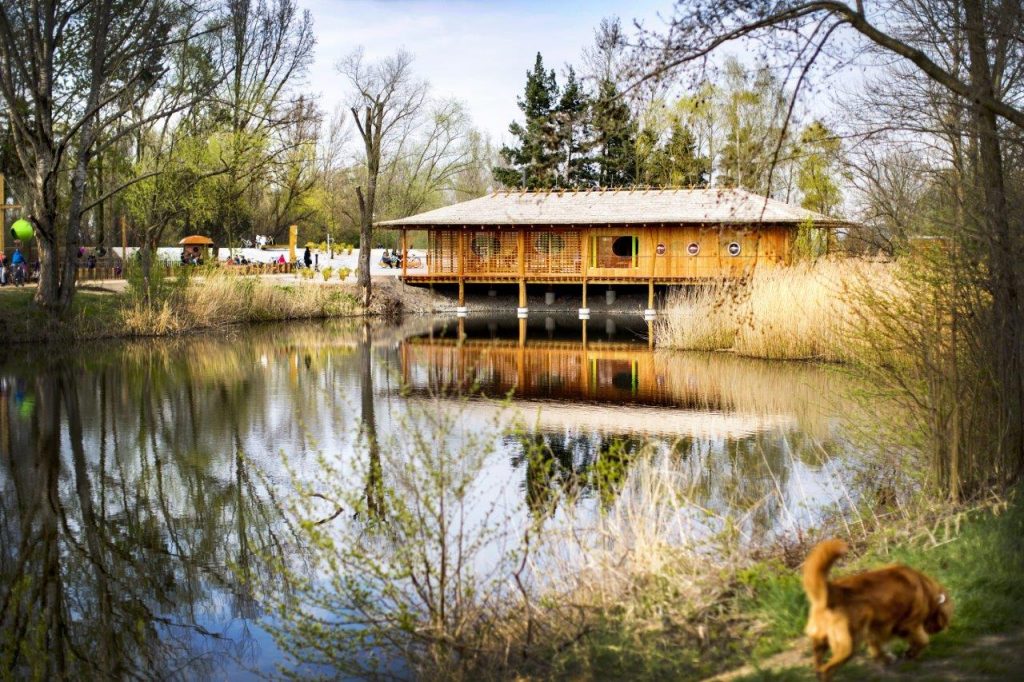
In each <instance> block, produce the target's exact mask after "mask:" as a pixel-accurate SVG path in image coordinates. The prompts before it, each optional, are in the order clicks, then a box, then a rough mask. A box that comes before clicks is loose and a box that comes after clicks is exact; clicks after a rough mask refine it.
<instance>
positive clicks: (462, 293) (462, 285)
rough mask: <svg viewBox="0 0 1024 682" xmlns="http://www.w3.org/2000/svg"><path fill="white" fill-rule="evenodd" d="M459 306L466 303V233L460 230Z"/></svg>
mask: <svg viewBox="0 0 1024 682" xmlns="http://www.w3.org/2000/svg"><path fill="white" fill-rule="evenodd" d="M458 272H459V307H460V308H461V307H463V306H465V305H466V280H465V277H466V233H465V232H464V231H460V232H459V265H458Z"/></svg>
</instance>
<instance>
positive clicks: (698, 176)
mask: <svg viewBox="0 0 1024 682" xmlns="http://www.w3.org/2000/svg"><path fill="white" fill-rule="evenodd" d="M656 135H657V133H656V132H655V131H654V130H653V129H652V128H649V127H647V128H644V129H643V130H642V131H641V132H640V141H639V143H638V147H641V148H646V149H650V150H651V151H650V152H649V153H648V154H646V155H645V157H644V159H643V162H642V163H641V164H640V165H641V173H640V178H641V179H642V180H643V182H644V183H645V184H647V185H654V186H656V187H707V185H708V183H709V182H710V176H711V161H710V160H709V159H708V158H707V157H706V156H700V157H698V156H697V141H696V138H695V137H694V134H693V131H692V130H690V127H689V126H687V125H686V124H684V123H683V121H682V120H681V119H680V118H679V117H678V116H675V117H673V118H672V126H671V129H670V132H669V135H668V139H667V140H666V141H665V143H664V144H659V143H658V140H657V139H656Z"/></svg>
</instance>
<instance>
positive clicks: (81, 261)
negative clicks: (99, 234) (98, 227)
mask: <svg viewBox="0 0 1024 682" xmlns="http://www.w3.org/2000/svg"><path fill="white" fill-rule="evenodd" d="M105 255H107V250H106V249H105V248H103V247H102V246H100V247H97V248H95V249H91V250H90V249H86V248H85V247H84V246H80V247H78V267H80V268H87V269H89V270H95V269H96V262H97V260H98V259H97V257H100V258H102V257H103V256H105Z"/></svg>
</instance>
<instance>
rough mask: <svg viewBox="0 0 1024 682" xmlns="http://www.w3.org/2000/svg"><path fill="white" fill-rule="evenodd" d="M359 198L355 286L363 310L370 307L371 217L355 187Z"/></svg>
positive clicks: (360, 191) (361, 190) (363, 199)
mask: <svg viewBox="0 0 1024 682" xmlns="http://www.w3.org/2000/svg"><path fill="white" fill-rule="evenodd" d="M356 196H357V197H359V276H358V280H357V284H358V286H359V288H360V290H361V292H362V298H363V308H369V307H370V248H371V244H372V240H373V217H372V215H371V210H372V208H370V207H369V206H368V205H367V204H368V202H367V200H366V198H365V197H364V196H363V188H362V187H356Z"/></svg>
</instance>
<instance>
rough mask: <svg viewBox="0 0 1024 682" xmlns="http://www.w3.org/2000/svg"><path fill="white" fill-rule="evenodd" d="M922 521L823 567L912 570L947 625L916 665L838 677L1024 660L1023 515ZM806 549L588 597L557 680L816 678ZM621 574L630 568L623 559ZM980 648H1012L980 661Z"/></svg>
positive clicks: (647, 579) (999, 509) (958, 673)
mask: <svg viewBox="0 0 1024 682" xmlns="http://www.w3.org/2000/svg"><path fill="white" fill-rule="evenodd" d="M929 521H930V524H928V525H921V526H919V527H918V526H916V525H913V526H912V525H899V524H897V525H888V524H887V525H885V526H880V527H879V528H877V529H876V530H875V531H873V532H872V533H871V534H869V535H867V536H865V537H862V538H860V540H859V542H858V543H857V545H856V551H855V554H854V555H853V556H851V557H850V558H848V559H847V560H845V561H843V562H841V564H839V565H838V566H837V567H836V568H835V569H833V571H834V573H835V574H836V575H844V574H848V573H853V572H856V571H859V570H864V569H868V568H874V567H878V566H880V565H885V564H890V563H906V564H908V565H911V566H914V567H916V568H919V569H921V570H923V571H925V572H927V573H929V574H931V575H933V576H935V577H936V578H937V579H939V580H940V581H941V582H942V583H943V584H944V585H945V586H946V587H947V589H948V590H949V592H950V594H951V595H952V598H953V599H954V601H955V605H956V612H955V616H954V621H953V624H952V626H951V627H950V629H949V630H948V631H946V632H944V633H941V634H938V635H936V636H934V637H933V639H932V644H931V646H930V647H929V648H928V649H927V650H926V652H925V653H924V654H923V655H922V657H921V658H920V659H919V660H917V661H901V662H899V663H896V664H894V665H893V666H890V667H888V668H882V667H880V666H878V665H877V664H875V663H874V662H873V661H870V660H869V659H868V658H867V656H866V654H864V653H863V652H862V653H861V655H859V656H856V657H855V658H854V659H853V660H852V661H851V662H850V663H848V664H847V665H846V666H844V667H843V668H841V669H840V672H839V674H838V675H837V678H836V679H837V680H863V679H880V680H884V679H1009V678H1012V677H1013V676H1014V675H1015V674H1017V672H1018V669H1019V668H1018V666H1020V665H1021V664H1024V652H1022V651H1019V644H1020V641H1021V638H1022V636H1024V630H1022V628H1024V582H1022V581H1021V579H1020V577H1021V576H1022V575H1024V508H1022V506H1021V505H1020V503H1019V502H1012V503H996V504H989V505H985V506H982V507H979V508H975V509H973V510H960V511H947V512H945V513H942V514H937V515H935V516H932V517H930V519H929ZM917 523H921V524H924V520H923V519H918V521H917ZM810 546H811V544H810V543H807V544H806V545H803V544H799V545H795V546H794V545H790V546H781V545H780V546H778V547H776V548H774V549H773V550H772V551H770V552H768V553H760V554H759V558H757V559H754V560H751V559H750V558H749V557H748V558H743V557H739V556H730V557H727V558H726V560H725V561H720V560H715V561H711V560H708V561H707V562H705V563H704V565H703V567H702V569H703V572H704V574H703V577H702V579H701V580H699V581H697V580H695V578H696V575H697V574H696V573H694V572H693V571H692V570H690V569H691V568H692V567H691V566H690V564H692V559H693V557H692V556H691V557H690V558H689V559H688V560H684V561H683V562H680V563H678V564H674V565H673V564H668V563H666V565H665V566H664V567H663V569H662V570H660V571H657V572H653V573H650V574H645V573H644V572H643V571H639V572H632V576H631V578H630V580H631V582H632V587H631V588H630V589H627V590H624V591H619V592H618V593H617V595H616V599H610V600H606V601H605V602H604V603H603V604H602V605H601V606H600V607H598V604H597V602H594V601H591V607H592V608H593V612H592V615H591V620H590V622H589V624H588V625H587V627H586V634H585V635H584V636H582V637H580V638H579V639H578V640H577V641H575V642H573V643H572V644H571V645H570V646H568V647H565V648H562V649H560V650H557V651H554V652H552V654H553V656H552V660H553V664H554V666H555V676H556V677H563V676H569V677H573V678H581V677H582V678H588V679H609V680H611V679H627V678H628V679H636V680H644V679H648V680H662V679H703V678H705V677H712V676H714V675H717V674H720V673H723V672H728V671H733V670H736V671H738V672H739V673H740V674H738V675H735V676H727V678H729V679H748V680H813V679H815V677H814V675H813V674H812V671H811V667H810V658H809V649H808V646H807V644H806V641H805V640H804V639H803V637H802V634H803V627H804V624H805V622H806V616H807V602H806V600H805V597H804V593H803V589H802V587H801V584H800V573H799V571H800V569H799V563H800V562H801V561H802V559H803V557H804V556H805V554H806V550H807V549H809V547H810ZM620 571H621V572H623V573H629V572H630V569H629V566H628V564H625V563H623V564H621V565H620ZM694 588H698V589H697V594H698V595H699V596H698V597H697V598H695V597H694V593H693V590H694ZM579 596H580V595H576V598H578V597H579ZM1000 636H1002V637H1004V638H1005V641H1004V640H1003V639H999V637H1000ZM986 647H994V648H995V650H996V651H997V652H999V651H1002V650H1003V649H1006V650H1007V651H1017V652H1018V653H1017V654H1016V655H1004V654H1003V653H998V654H997V655H993V656H988V655H984V650H985V648H986ZM892 649H893V650H894V651H895V652H896V653H899V652H901V651H902V650H903V649H905V644H903V643H902V641H901V640H898V639H897V640H894V642H893V643H892ZM779 652H784V653H783V654H781V655H776V656H773V654H778V653H779ZM741 666H744V667H745V668H746V672H744V671H743V668H742V667H741ZM550 673H551V670H546V671H545V672H544V673H543V674H540V675H535V676H534V677H547V676H548V675H549V674H550ZM527 676H528V677H529V676H531V675H527Z"/></svg>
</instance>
